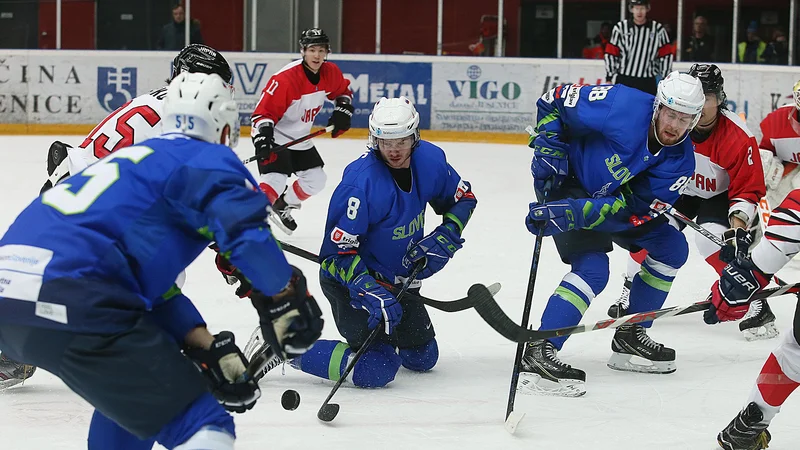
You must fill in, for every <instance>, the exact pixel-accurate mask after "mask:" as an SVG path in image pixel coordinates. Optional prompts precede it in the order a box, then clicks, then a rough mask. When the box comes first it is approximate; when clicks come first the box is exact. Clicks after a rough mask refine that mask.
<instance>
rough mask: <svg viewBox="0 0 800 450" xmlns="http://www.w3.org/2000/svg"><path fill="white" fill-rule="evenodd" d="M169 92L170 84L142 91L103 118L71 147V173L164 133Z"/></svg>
mask: <svg viewBox="0 0 800 450" xmlns="http://www.w3.org/2000/svg"><path fill="white" fill-rule="evenodd" d="M166 95H167V88H166V87H163V88H160V89H156V90H154V91H150V92H148V93H147V94H142V95H140V96H138V97H136V98H134V99H133V100H131V101H129V102H128V103H126V104H124V105H122V106H120V107H119V108H117V110H116V111H114V112H113V113H111V114H110V115H109V116H108V117H106V118H105V119H103V121H102V122H100V123H99V124H98V125H97V126H96V127H94V129H93V130H92V132H91V133H89V135H88V136H86V139H84V140H83V142H82V143H81V145H80V146H78V147H76V148H72V149H70V150H69V155H68V156H69V173H70V174H74V173H77V172H79V171H81V170H83V169H85V168H86V167H87V166H88V165H89V164H92V163H94V162H95V161H97V160H99V159H100V158H102V157H104V156H106V155H108V154H109V153H111V152H114V151H116V150H119V149H121V148H123V147H128V146H131V145H134V144H138V143H139V142H142V141H145V140H147V139H150V138H152V137H155V136H158V135H160V134H161V132H162V126H161V117H162V110H163V107H164V97H166Z"/></svg>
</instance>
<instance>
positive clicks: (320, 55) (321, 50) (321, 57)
mask: <svg viewBox="0 0 800 450" xmlns="http://www.w3.org/2000/svg"><path fill="white" fill-rule="evenodd" d="M327 57H328V48H327V47H326V46H324V45H310V46H308V47H306V48H305V50H303V62H304V63H305V64H306V66H308V68H309V69H311V71H312V72H314V73H317V72H319V69H320V67H322V63H324V62H325V58H327Z"/></svg>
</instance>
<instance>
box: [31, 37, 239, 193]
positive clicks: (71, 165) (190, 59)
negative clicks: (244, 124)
mask: <svg viewBox="0 0 800 450" xmlns="http://www.w3.org/2000/svg"><path fill="white" fill-rule="evenodd" d="M181 72H193V73H194V72H199V73H215V74H217V75H219V76H220V77H221V78H222V79H223V81H225V82H226V83H228V84H231V83H232V82H233V73H232V72H231V68H230V66H229V65H228V61H226V60H225V58H224V57H223V56H222V54H220V53H219V52H218V51H216V50H214V49H213V48H211V47H209V46H207V45H203V44H191V45H188V46H186V47H185V48H184V49H183V50H181V51H180V53H178V55H177V56H176V57H175V59H173V60H172V73H171V75H170V77H169V80H167V82H168V83H169V81H171V80H172V79H173V78H175V77H176V76H178V74H179V73H181ZM166 93H167V87H166V86H164V87H162V88H159V89H156V90H154V91H150V92H148V93H146V94H142V95H140V96H138V97H136V98H134V99H132V100H131V101H129V102H128V103H125V104H124V105H122V106H120V107H119V108H117V110H116V111H114V112H112V113H111V114H109V116H108V117H106V118H105V119H103V121H102V122H100V123H99V124H98V125H97V126H96V127H94V129H93V130H92V132H91V133H89V135H88V136H86V139H84V140H83V142H82V143H81V144H80V145H78V146H77V147H73V146H71V145H69V144H66V143H64V142H60V141H55V142H53V143H52V144H51V145H50V150H49V151H48V152H47V176H48V178H47V181H46V182H45V184H44V186H42V189H41V192H44V191H46V190H48V189H50V188H51V187H53V186H54V185H55V184H57V183H58V182H59V181H61V180H63V179H64V178H67V177H69V176H70V175H71V174H74V173H77V172H79V171H81V170H83V169H84V168H86V167H87V166H88V165H89V164H92V163H93V162H95V161H97V160H99V159H100V158H102V157H104V156H106V155H108V154H110V153H112V152H114V151H116V150H119V149H121V148H123V147H128V146H131V145H134V144H138V143H139V142H142V141H145V140H147V139H150V138H152V137H155V136H158V135H159V134H161V130H162V127H161V118H162V116H163V114H162V108H163V104H164V97H165V96H166Z"/></svg>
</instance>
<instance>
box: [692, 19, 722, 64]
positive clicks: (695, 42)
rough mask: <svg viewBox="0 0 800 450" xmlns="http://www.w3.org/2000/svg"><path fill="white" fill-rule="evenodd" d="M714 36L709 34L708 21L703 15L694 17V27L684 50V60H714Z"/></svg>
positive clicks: (715, 58)
mask: <svg viewBox="0 0 800 450" xmlns="http://www.w3.org/2000/svg"><path fill="white" fill-rule="evenodd" d="M714 44H715V42H714V36H712V35H710V34H708V21H707V20H706V18H705V17H703V16H697V17H695V18H694V28H693V29H692V35H691V36H689V42H687V44H686V49H685V50H684V60H686V61H695V62H714V61H716V60H717V57H716V55H715V54H714Z"/></svg>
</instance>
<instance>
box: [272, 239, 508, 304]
mask: <svg viewBox="0 0 800 450" xmlns="http://www.w3.org/2000/svg"><path fill="white" fill-rule="evenodd" d="M278 244H279V245H280V246H281V249H283V251H285V252H287V253H291V254H293V255H295V256H299V257H301V258H303V259H306V260H308V261H311V262H315V263H317V264H319V256H317V255H316V254H314V253H311V252H310V251H308V250H304V249H302V248H300V247H296V246H294V245H292V244H289V243H286V242H283V241H278ZM378 283H380V284H381V285H383V287H385V288H386V289H388V290H389V291H390V292H391V293H392V294H395V295H397V294H398V293H399V292H400V288H398V287H397V286H395V285H393V284H389V283H386V282H383V281H378ZM500 288H501V286H500V283H494V284H491V285H489V286H488V287H487V289H489V291H490V292H491V293H492V295H497V293H498V292H500ZM405 297H406V298H408V299H412V300H415V301H418V302H422V303H424V304H426V305H428V306H430V307H431V308H434V309H438V310H439V311H444V312H458V311H464V310H465V309H469V308H472V301H471V300H470V298H469V296H467V297H462V298H459V299H456V300H434V299H432V298H428V297H424V296H422V295H417V294H414V293H411V292H407V293H406V296H405Z"/></svg>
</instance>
